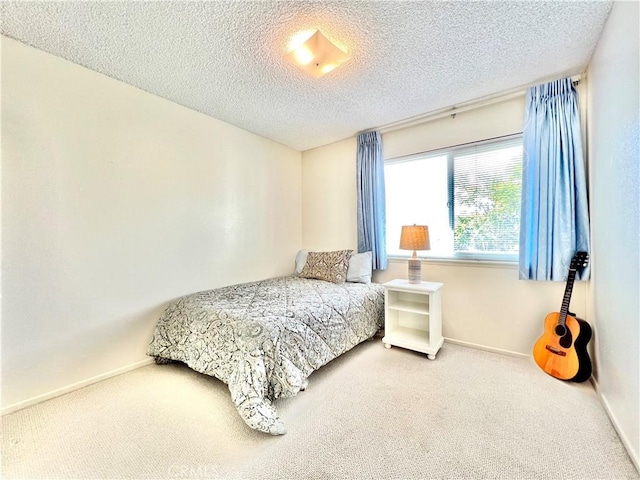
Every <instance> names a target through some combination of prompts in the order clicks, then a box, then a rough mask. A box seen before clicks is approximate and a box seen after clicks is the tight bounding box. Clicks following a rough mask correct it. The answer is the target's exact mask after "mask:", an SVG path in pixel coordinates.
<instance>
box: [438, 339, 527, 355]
mask: <svg viewBox="0 0 640 480" xmlns="http://www.w3.org/2000/svg"><path fill="white" fill-rule="evenodd" d="M444 339H445V341H446V342H449V343H453V344H455V345H461V346H463V347H469V348H475V349H476V350H484V351H486V352H492V353H499V354H501V355H510V356H512V357H527V358H530V357H531V355H527V354H525V353H520V352H513V351H511V350H503V349H502V348H495V347H487V346H485V345H480V344H479V343H470V342H463V341H462V340H456V339H455V338H448V337H444Z"/></svg>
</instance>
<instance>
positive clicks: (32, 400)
mask: <svg viewBox="0 0 640 480" xmlns="http://www.w3.org/2000/svg"><path fill="white" fill-rule="evenodd" d="M151 363H153V358H147V359H145V360H141V361H139V362H136V363H131V364H129V365H126V366H124V367H120V368H116V369H115V370H111V371H109V372H106V373H102V374H100V375H96V376H95V377H91V378H88V379H86V380H82V381H80V382H76V383H72V384H71V385H67V386H66V387H62V388H57V389H55V390H52V391H50V392H47V393H43V394H42V395H37V396H35V397H31V398H28V399H27V400H23V401H21V402H17V403H13V404H11V405H9V406H7V407H2V410H1V411H0V416H1V415H6V414H8V413H13V412H16V411H18V410H22V409H23V408H27V407H30V406H32V405H35V404H36V403H41V402H44V401H46V400H51V399H52V398H55V397H59V396H61V395H64V394H66V393H69V392H73V391H74V390H78V389H80V388H82V387H86V386H87V385H91V384H93V383H98V382H101V381H102V380H106V379H107V378H111V377H115V376H117V375H121V374H123V373H125V372H130V371H131V370H135V369H136V368H140V367H144V366H146V365H150V364H151Z"/></svg>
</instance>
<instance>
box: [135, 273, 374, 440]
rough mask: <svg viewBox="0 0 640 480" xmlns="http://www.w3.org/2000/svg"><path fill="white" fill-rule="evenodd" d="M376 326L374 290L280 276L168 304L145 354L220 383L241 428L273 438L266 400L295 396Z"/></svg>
mask: <svg viewBox="0 0 640 480" xmlns="http://www.w3.org/2000/svg"><path fill="white" fill-rule="evenodd" d="M383 323H384V290H383V288H382V286H381V285H378V284H362V283H342V284H334V283H329V282H324V281H322V280H309V279H306V278H299V277H281V278H274V279H270V280H264V281H259V282H251V283H244V284H240V285H233V286H230V287H224V288H218V289H216V290H208V291H205V292H199V293H195V294H192V295H187V296H185V297H182V298H179V299H177V300H175V301H173V302H171V303H170V304H169V306H168V307H167V309H166V310H165V312H164V313H163V314H162V316H161V318H160V320H159V321H158V324H157V326H156V329H155V332H154V334H153V339H152V340H151V343H150V345H149V350H148V352H147V354H148V355H151V356H153V357H155V358H156V362H157V363H166V362H168V361H172V360H176V361H180V362H184V363H186V364H187V365H188V366H189V367H191V368H192V369H194V370H196V371H198V372H201V373H205V374H207V375H212V376H214V377H217V378H219V379H220V380H222V381H223V382H225V383H226V384H227V385H228V386H229V390H230V391H231V399H232V401H233V403H234V404H235V406H236V408H237V409H238V412H239V413H240V415H241V416H242V418H243V419H244V421H245V422H246V423H247V425H249V426H250V427H251V428H254V429H256V430H260V431H263V432H267V433H271V434H273V435H280V434H283V433H285V427H284V423H283V422H282V420H281V419H280V418H279V417H278V413H277V412H276V410H275V408H274V407H273V405H272V401H273V400H275V399H276V398H278V397H290V396H293V395H296V394H297V393H298V392H299V391H300V390H302V389H304V388H305V387H306V384H307V377H308V376H309V375H310V374H311V372H313V371H314V370H317V369H318V368H320V367H321V366H322V365H324V364H326V363H327V362H329V361H331V360H333V359H334V358H336V357H337V356H338V355H340V354H342V353H344V352H346V351H347V350H349V349H350V348H352V347H354V346H355V345H357V344H358V343H360V342H362V341H364V340H366V339H368V338H370V337H372V336H373V335H374V334H375V333H376V331H377V330H378V329H379V328H380V327H381V326H382V324H383Z"/></svg>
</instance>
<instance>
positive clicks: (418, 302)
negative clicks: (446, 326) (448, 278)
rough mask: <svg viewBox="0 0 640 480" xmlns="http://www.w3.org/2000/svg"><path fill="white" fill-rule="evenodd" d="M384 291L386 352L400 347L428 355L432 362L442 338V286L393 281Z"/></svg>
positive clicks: (434, 283)
mask: <svg viewBox="0 0 640 480" xmlns="http://www.w3.org/2000/svg"><path fill="white" fill-rule="evenodd" d="M384 287H385V336H384V338H383V339H382V342H383V343H384V346H385V347H386V348H391V346H392V345H393V346H397V347H402V348H407V349H410V350H414V351H417V352H422V353H426V354H427V357H428V358H429V359H430V360H433V359H435V358H436V354H437V353H438V350H440V347H442V344H443V342H444V339H443V338H442V298H441V294H440V290H441V288H442V287H443V284H442V283H436V282H421V283H418V284H413V283H409V282H408V281H407V280H392V281H391V282H387V283H385V284H384Z"/></svg>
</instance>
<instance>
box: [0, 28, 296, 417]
mask: <svg viewBox="0 0 640 480" xmlns="http://www.w3.org/2000/svg"><path fill="white" fill-rule="evenodd" d="M2 161H3V164H2V280H3V285H2V297H3V298H2V405H3V407H10V406H12V405H14V404H16V403H19V402H24V401H27V400H29V399H31V398H33V397H36V396H38V395H42V394H46V393H48V392H51V391H53V390H55V389H59V388H64V387H65V386H68V385H70V384H73V383H75V382H82V381H85V380H87V379H89V378H91V377H94V376H99V375H102V374H104V373H106V372H109V371H111V370H115V369H120V368H123V367H126V366H128V365H131V364H136V362H139V361H142V360H144V359H145V358H146V357H145V352H146V346H147V343H148V341H149V339H150V336H151V333H152V329H153V326H154V324H155V322H156V320H157V318H158V316H159V314H160V312H161V311H162V309H163V307H164V306H165V305H166V303H167V301H168V300H170V299H172V298H175V297H178V296H180V295H183V294H187V293H191V292H195V291H199V290H204V289H209V288H214V287H218V286H222V285H230V284H233V283H238V282H244V281H250V280H257V279H261V278H266V277H271V276H276V275H281V274H288V273H290V272H291V271H292V269H293V259H294V257H295V253H296V251H297V250H298V249H299V248H300V247H301V233H300V232H301V229H302V225H301V222H302V213H301V154H300V152H297V151H294V150H291V149H289V148H287V147H284V146H282V145H279V144H277V143H274V142H272V141H269V140H266V139H264V138H262V137H258V136H256V135H253V134H251V133H248V132H246V131H243V130H241V129H239V128H236V127H233V126H231V125H228V124H225V123H223V122H221V121H217V120H215V119H212V118H210V117H207V116H205V115H202V114H199V113H197V112H194V111H191V110H189V109H186V108H183V107H181V106H179V105H176V104H174V103H171V102H169V101H167V100H164V99H161V98H159V97H155V96H153V95H150V94H147V93H145V92H143V91H141V90H138V89H136V88H133V87H131V86H128V85H126V84H123V83H121V82H118V81H115V80H113V79H110V78H108V77H106V76H103V75H100V74H98V73H95V72H93V71H90V70H87V69H84V68H82V67H80V66H78V65H75V64H72V63H70V62H67V61H65V60H62V59H60V58H57V57H54V56H52V55H49V54H46V53H43V52H41V51H38V50H35V49H33V48H30V47H27V46H25V45H23V44H21V43H18V42H16V41H13V40H11V39H7V38H2Z"/></svg>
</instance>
